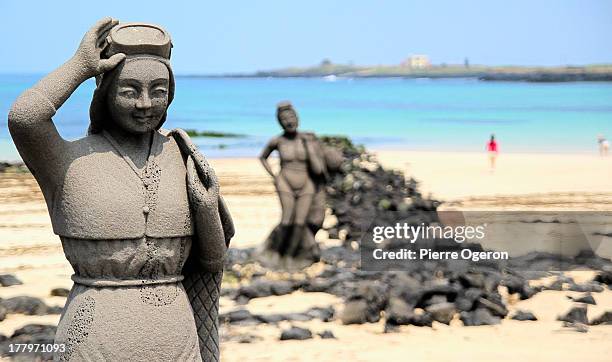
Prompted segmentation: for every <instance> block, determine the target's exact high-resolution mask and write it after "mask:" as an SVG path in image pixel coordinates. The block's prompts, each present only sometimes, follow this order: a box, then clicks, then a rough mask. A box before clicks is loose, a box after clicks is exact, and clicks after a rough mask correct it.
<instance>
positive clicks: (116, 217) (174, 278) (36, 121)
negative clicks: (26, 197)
mask: <svg viewBox="0 0 612 362" xmlns="http://www.w3.org/2000/svg"><path fill="white" fill-rule="evenodd" d="M171 47H172V44H171V41H170V38H169V35H168V34H167V32H166V31H165V30H164V29H162V28H161V27H159V26H156V25H152V24H137V23H125V24H124V23H122V24H119V23H118V21H117V20H112V19H110V18H106V19H103V20H101V21H99V22H98V23H97V24H96V25H95V26H93V27H92V28H91V29H90V30H89V31H88V32H87V33H86V34H85V36H84V38H83V40H82V41H81V44H80V45H79V48H78V49H77V51H76V53H75V55H74V56H73V57H72V58H71V59H70V60H68V61H67V62H66V63H64V64H63V65H62V66H60V67H59V68H57V69H56V70H54V71H53V72H51V73H50V74H48V75H47V76H46V77H44V78H43V79H41V80H40V81H39V82H38V83H37V84H36V85H34V86H33V87H32V88H30V89H28V90H27V91H25V92H24V93H23V94H22V95H21V96H20V97H19V98H18V99H17V101H16V102H15V104H14V105H13V107H12V109H11V111H10V114H9V117H8V124H9V130H10V132H11V135H12V137H13V139H14V141H15V144H16V146H17V149H18V150H19V153H20V155H21V157H22V158H23V160H24V162H25V163H26V164H27V166H28V167H29V169H30V170H31V171H32V174H33V175H34V177H35V178H36V180H37V182H38V184H39V185H40V188H41V190H42V192H43V194H44V197H45V201H46V203H47V207H48V210H49V214H50V217H51V222H52V225H53V230H54V232H55V234H57V235H59V237H60V239H61V242H62V246H63V249H64V253H65V255H66V258H67V259H68V261H69V262H70V264H71V265H72V268H73V269H74V274H73V276H72V280H73V281H74V285H73V287H72V290H71V291H70V295H69V296H68V300H67V302H66V305H65V307H64V311H63V313H62V316H61V319H60V322H59V326H58V329H57V334H56V336H55V342H56V343H58V344H60V345H64V348H62V349H61V351H62V352H61V353H58V354H57V355H55V356H54V357H55V359H56V360H59V361H69V360H70V361H82V360H83V361H85V360H87V361H92V360H97V361H101V360H111V361H132V360H139V361H145V360H150V361H152V360H155V361H161V360H164V361H187V360H189V361H192V360H193V361H200V360H202V359H203V360H206V361H210V360H218V358H219V348H218V334H217V312H218V298H219V294H218V291H219V284H220V281H221V273H222V268H223V261H224V255H225V252H226V250H227V246H228V243H229V240H230V238H231V237H232V235H233V225H232V221H231V218H230V216H229V213H228V211H227V209H226V207H225V205H224V203H223V200H222V199H221V198H220V196H219V186H218V182H217V178H216V176H215V173H214V171H213V169H212V168H211V167H210V166H209V165H208V163H207V162H206V160H205V159H204V157H203V156H202V155H201V154H200V153H199V152H198V151H197V149H196V148H195V146H194V145H193V144H192V143H191V141H190V140H189V137H188V136H187V135H186V133H185V132H184V131H182V130H174V131H172V132H167V131H163V130H161V129H160V127H161V126H162V124H163V123H164V121H165V120H166V114H167V109H168V106H169V105H170V103H171V102H172V99H173V97H174V76H173V74H172V69H171V67H170V63H169V59H170V50H171ZM91 77H96V84H97V87H96V90H95V92H94V95H93V99H92V102H91V106H90V121H91V123H90V127H89V131H88V135H87V136H86V137H84V138H81V139H78V140H75V141H67V140H64V139H63V138H62V137H61V136H60V135H59V133H58V131H57V129H56V128H55V125H54V123H53V121H52V117H53V116H54V114H55V112H56V110H57V109H59V108H60V107H61V106H62V104H63V103H64V102H65V101H66V99H67V98H68V97H69V96H70V95H71V94H72V93H73V92H74V91H75V89H76V88H77V87H78V86H79V85H80V84H81V83H83V82H84V81H85V80H87V79H89V78H91ZM183 279H184V280H183Z"/></svg>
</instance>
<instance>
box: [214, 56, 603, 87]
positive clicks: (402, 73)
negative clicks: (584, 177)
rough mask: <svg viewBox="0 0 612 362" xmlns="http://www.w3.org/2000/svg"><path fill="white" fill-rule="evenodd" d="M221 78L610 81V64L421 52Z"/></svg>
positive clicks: (324, 61) (328, 61)
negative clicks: (447, 60)
mask: <svg viewBox="0 0 612 362" xmlns="http://www.w3.org/2000/svg"><path fill="white" fill-rule="evenodd" d="M223 76H224V77H257V78H267V77H276V78H290V77H329V78H330V79H335V78H336V77H342V78H387V77H399V78H477V79H480V80H483V81H523V82H611V81H612V64H591V65H583V66H573V65H572V66H569V65H568V66H553V67H545V66H512V65H508V66H484V65H471V64H470V63H469V60H468V59H465V61H464V63H463V64H444V63H443V64H431V63H430V62H429V58H428V57H427V56H425V55H413V56H411V57H409V58H407V59H406V60H405V61H403V62H402V63H400V64H396V65H375V66H357V65H352V64H335V63H333V62H331V61H330V60H328V59H324V60H323V61H322V62H321V63H320V64H318V65H315V66H310V67H288V68H282V69H276V70H267V71H257V72H255V73H250V74H249V73H243V74H224V75H223Z"/></svg>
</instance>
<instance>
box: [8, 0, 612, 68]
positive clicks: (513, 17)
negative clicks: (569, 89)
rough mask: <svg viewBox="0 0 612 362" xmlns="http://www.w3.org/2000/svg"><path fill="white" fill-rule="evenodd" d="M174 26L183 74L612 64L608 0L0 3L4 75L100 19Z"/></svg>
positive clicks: (55, 54)
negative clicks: (423, 57)
mask: <svg viewBox="0 0 612 362" xmlns="http://www.w3.org/2000/svg"><path fill="white" fill-rule="evenodd" d="M104 16H112V17H114V18H117V19H119V20H121V21H130V22H131V21H140V22H151V23H156V24H160V25H162V26H164V27H165V28H166V29H167V30H168V31H169V32H170V34H171V36H172V40H173V44H174V49H173V52H172V57H173V59H172V63H173V69H174V70H175V72H176V73H177V74H221V73H234V72H253V71H257V70H271V69H278V68H282V67H288V66H309V65H315V64H318V63H320V62H321V60H322V59H324V58H328V59H331V60H332V61H333V62H334V63H353V64H356V65H376V64H398V63H400V62H401V61H402V60H403V59H405V58H406V57H407V56H409V55H411V54H427V55H428V56H429V57H430V58H431V61H432V62H433V63H434V64H440V63H447V64H463V61H464V58H466V57H467V58H468V59H469V61H470V63H471V64H483V65H583V64H594V63H612V47H611V46H610V39H609V37H610V34H612V1H608V0H578V1H569V0H556V1H552V0H529V1H524V0H513V1H498V0H482V1H481V0H473V1H471V0H454V1H453V0H449V1H441V0H431V1H409V0H398V1H391V0H377V1H374V0H371V1H365V0H348V1H347V0H308V1H289V0H277V1H273V0H250V1H248V0H245V1H232V0H229V1H209V0H194V1H184V0H176V1H159V0H148V1H134V0H104V1H78V0H57V1H47V0H41V1H33V0H0V30H1V34H3V39H2V43H3V44H2V45H1V46H0V73H42V72H48V71H50V70H52V69H54V68H55V67H57V66H58V65H60V64H61V63H63V62H64V61H66V60H67V59H68V58H69V57H70V56H71V55H72V54H74V51H75V50H76V47H77V45H78V44H79V41H80V39H81V38H82V36H83V34H84V33H85V32H86V31H87V29H88V28H89V27H90V26H91V25H92V24H93V23H95V22H96V21H97V20H98V19H99V18H102V17H104Z"/></svg>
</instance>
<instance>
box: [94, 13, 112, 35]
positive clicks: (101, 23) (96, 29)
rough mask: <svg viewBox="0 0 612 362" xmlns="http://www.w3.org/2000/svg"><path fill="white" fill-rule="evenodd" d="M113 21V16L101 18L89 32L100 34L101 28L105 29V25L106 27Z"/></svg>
mask: <svg viewBox="0 0 612 362" xmlns="http://www.w3.org/2000/svg"><path fill="white" fill-rule="evenodd" d="M112 21H113V18H111V17H110V16H107V17H104V18H102V19H100V20H98V21H97V22H96V23H95V24H94V25H93V26H92V27H91V28H90V29H89V32H90V33H92V34H95V35H98V32H99V31H100V30H101V29H104V27H106V26H107V25H108V24H110V23H111V22H112Z"/></svg>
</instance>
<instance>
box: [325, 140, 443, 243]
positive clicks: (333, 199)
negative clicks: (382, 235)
mask: <svg viewBox="0 0 612 362" xmlns="http://www.w3.org/2000/svg"><path fill="white" fill-rule="evenodd" d="M321 141H322V142H323V143H324V144H326V145H327V146H331V147H336V148H338V149H340V150H341V151H342V154H343V156H344V159H345V160H344V162H343V163H342V166H341V168H340V170H339V172H337V173H336V174H334V175H333V176H332V178H331V179H330V180H329V181H328V184H327V189H326V191H327V202H328V205H329V207H330V208H331V211H332V213H333V215H335V216H336V218H337V220H338V222H337V224H336V225H334V226H333V227H330V228H328V230H327V231H328V233H329V236H330V238H333V239H341V240H343V241H344V242H345V243H349V242H350V241H359V239H360V238H361V236H362V233H363V231H364V230H365V229H367V227H368V226H369V225H370V224H372V223H373V222H375V223H376V224H377V225H387V224H391V223H394V222H395V221H396V220H411V221H412V222H414V224H420V223H421V222H424V223H426V224H427V223H429V222H431V221H434V220H432V219H431V216H432V213H431V211H435V210H436V208H437V206H438V205H439V202H437V201H435V200H430V199H427V198H424V197H423V196H422V195H421V194H420V193H419V192H418V191H417V182H416V181H415V180H414V179H412V178H411V179H409V180H406V179H405V178H404V175H403V174H402V173H401V172H399V171H391V170H385V169H384V168H383V167H382V166H381V165H380V164H379V163H378V162H377V161H376V159H375V157H374V156H373V155H372V154H370V153H368V152H366V151H365V149H364V148H363V147H361V146H355V145H353V143H352V142H351V141H350V140H349V139H348V138H346V137H321Z"/></svg>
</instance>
